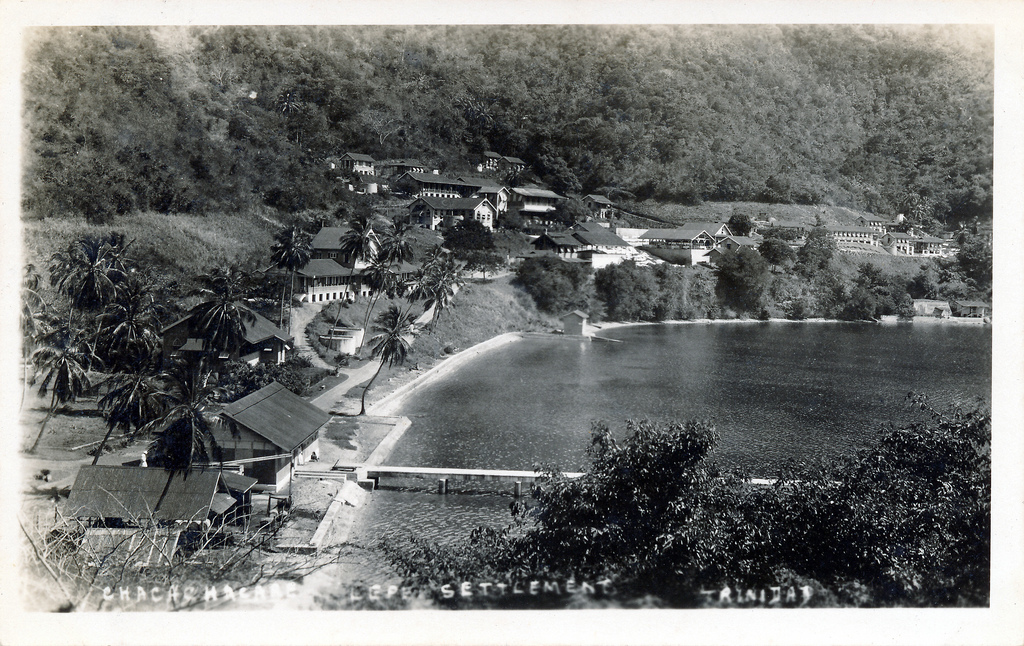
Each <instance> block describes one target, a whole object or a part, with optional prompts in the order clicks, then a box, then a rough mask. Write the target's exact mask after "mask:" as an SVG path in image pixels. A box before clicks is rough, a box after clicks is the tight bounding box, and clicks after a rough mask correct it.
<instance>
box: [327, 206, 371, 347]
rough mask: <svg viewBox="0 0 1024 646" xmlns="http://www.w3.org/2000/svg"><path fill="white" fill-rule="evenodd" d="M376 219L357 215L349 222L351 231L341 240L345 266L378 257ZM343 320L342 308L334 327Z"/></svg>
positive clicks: (339, 309)
mask: <svg viewBox="0 0 1024 646" xmlns="http://www.w3.org/2000/svg"><path fill="white" fill-rule="evenodd" d="M374 225H375V222H374V219H373V217H372V216H369V215H357V216H355V217H354V218H352V219H351V220H350V221H349V230H348V231H346V232H345V233H344V234H343V235H342V236H341V238H340V240H339V241H340V243H341V246H340V249H339V251H340V252H341V255H342V260H343V261H344V262H345V264H348V265H350V266H353V267H354V266H355V263H356V262H357V261H363V262H369V261H372V260H373V259H374V258H376V256H377V251H378V250H379V249H380V239H379V237H378V235H377V231H376V229H374ZM340 320H341V308H340V307H339V308H338V315H337V316H336V317H335V318H334V327H338V321H340Z"/></svg>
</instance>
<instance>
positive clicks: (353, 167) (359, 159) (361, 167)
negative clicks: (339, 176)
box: [337, 153, 375, 175]
mask: <svg viewBox="0 0 1024 646" xmlns="http://www.w3.org/2000/svg"><path fill="white" fill-rule="evenodd" d="M337 165H338V169H339V170H340V171H341V172H342V173H343V174H348V175H374V174H375V169H374V160H373V157H370V156H369V155H363V154H360V153H345V154H344V155H342V156H341V157H339V158H338V162H337Z"/></svg>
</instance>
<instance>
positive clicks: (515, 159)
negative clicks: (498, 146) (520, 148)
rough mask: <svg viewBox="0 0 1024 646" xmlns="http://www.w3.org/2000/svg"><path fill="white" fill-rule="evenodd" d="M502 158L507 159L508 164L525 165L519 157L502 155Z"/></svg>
mask: <svg viewBox="0 0 1024 646" xmlns="http://www.w3.org/2000/svg"><path fill="white" fill-rule="evenodd" d="M502 159H504V160H505V161H507V162H508V163H510V164H516V165H518V166H526V162H524V161H523V160H522V159H519V158H518V157H508V156H503V157H502Z"/></svg>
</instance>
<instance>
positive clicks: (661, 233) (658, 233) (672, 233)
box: [640, 226, 715, 240]
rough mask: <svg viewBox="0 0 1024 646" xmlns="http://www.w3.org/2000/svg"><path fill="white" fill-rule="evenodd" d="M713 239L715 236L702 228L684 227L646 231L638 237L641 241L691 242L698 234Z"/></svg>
mask: <svg viewBox="0 0 1024 646" xmlns="http://www.w3.org/2000/svg"><path fill="white" fill-rule="evenodd" d="M702 233H704V234H707V235H708V236H710V237H712V238H713V237H715V234H714V233H713V232H711V231H708V230H707V229H706V228H704V227H703V226H697V227H694V226H685V227H681V228H679V229H648V230H647V232H646V233H643V234H641V235H640V239H642V240H693V239H694V238H696V237H697V236H699V235H700V234H702Z"/></svg>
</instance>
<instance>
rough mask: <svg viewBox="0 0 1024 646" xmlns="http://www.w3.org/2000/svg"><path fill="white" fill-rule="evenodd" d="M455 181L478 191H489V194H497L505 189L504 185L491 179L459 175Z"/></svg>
mask: <svg viewBox="0 0 1024 646" xmlns="http://www.w3.org/2000/svg"><path fill="white" fill-rule="evenodd" d="M455 179H457V180H459V181H460V182H462V183H464V184H465V185H466V186H475V187H477V190H478V191H487V192H489V193H497V192H498V191H500V190H501V189H503V188H505V185H504V184H502V183H501V182H499V181H498V180H496V179H491V178H490V177H473V176H471V175H459V176H458V177H456V178H455ZM505 190H508V189H505Z"/></svg>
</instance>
